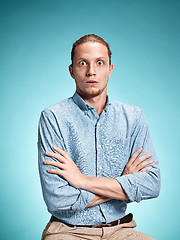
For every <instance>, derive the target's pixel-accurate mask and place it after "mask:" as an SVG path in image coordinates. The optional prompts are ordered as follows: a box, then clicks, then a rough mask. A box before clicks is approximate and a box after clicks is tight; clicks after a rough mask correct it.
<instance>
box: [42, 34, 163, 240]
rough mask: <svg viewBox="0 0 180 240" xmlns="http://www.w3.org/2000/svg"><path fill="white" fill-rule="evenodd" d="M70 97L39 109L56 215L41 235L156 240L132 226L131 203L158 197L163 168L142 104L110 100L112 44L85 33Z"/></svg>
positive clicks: (56, 239) (48, 190)
mask: <svg viewBox="0 0 180 240" xmlns="http://www.w3.org/2000/svg"><path fill="white" fill-rule="evenodd" d="M71 59H72V64H71V65H70V66H69V71H70V74H71V77H72V78H74V79H75V82H76V92H75V94H74V95H73V97H71V98H68V99H65V100H63V101H61V102H60V103H57V104H55V105H53V106H51V107H49V108H46V109H45V110H44V111H42V113H41V117H40V122H39V136H38V152H39V171H40V178H41V184H42V190H43V196H44V200H45V202H46V205H47V208H48V211H49V212H50V213H51V214H52V217H51V219H50V222H49V223H48V224H47V226H46V228H45V230H44V232H43V236H42V239H45V240H51V239H53V240H60V239H66V240H68V239H69V240H71V239H72V240H73V239H153V238H151V237H149V236H147V235H145V234H143V233H141V232H137V231H135V230H134V229H133V228H134V227H136V223H135V221H134V220H133V218H132V214H128V215H126V216H125V211H126V207H127V203H130V202H134V201H136V202H140V201H141V200H144V199H150V198H155V197H157V196H158V195H159V191H160V171H159V164H158V160H157V156H156V153H155V150H154V148H153V145H152V142H151V138H150V135H149V130H148V124H147V121H146V119H145V117H144V115H143V113H142V110H141V109H140V108H138V107H135V106H131V105H128V104H124V103H121V102H118V101H113V100H110V99H109V97H108V96H107V84H108V79H109V77H110V75H111V73H112V71H113V65H112V64H111V51H110V48H109V45H108V44H107V43H106V42H105V41H104V40H103V39H102V38H100V37H99V36H96V35H94V34H90V35H86V36H84V37H82V38H80V39H79V40H77V41H76V42H75V43H74V44H73V49H72V53H71Z"/></svg>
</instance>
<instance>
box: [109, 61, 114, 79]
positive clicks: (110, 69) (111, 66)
mask: <svg viewBox="0 0 180 240" xmlns="http://www.w3.org/2000/svg"><path fill="white" fill-rule="evenodd" d="M113 68H114V66H113V64H111V65H110V66H109V77H110V76H111V73H112V71H113Z"/></svg>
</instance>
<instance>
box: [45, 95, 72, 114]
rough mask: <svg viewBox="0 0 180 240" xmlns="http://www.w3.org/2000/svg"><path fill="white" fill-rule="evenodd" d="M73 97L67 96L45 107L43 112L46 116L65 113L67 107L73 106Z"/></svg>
mask: <svg viewBox="0 0 180 240" xmlns="http://www.w3.org/2000/svg"><path fill="white" fill-rule="evenodd" d="M72 102H73V101H72V98H71V97H69V98H66V99H64V100H62V101H60V102H58V103H56V104H53V105H51V106H49V107H47V108H45V109H44V110H42V112H41V114H43V115H46V116H51V115H54V116H56V115H59V114H60V115H64V114H65V112H66V111H67V109H68V108H69V107H71V105H72V104H73V103H72Z"/></svg>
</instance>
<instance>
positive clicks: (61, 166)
mask: <svg viewBox="0 0 180 240" xmlns="http://www.w3.org/2000/svg"><path fill="white" fill-rule="evenodd" d="M53 149H54V150H55V151H56V152H57V153H53V152H46V156H49V157H52V158H55V159H57V160H58V162H57V161H47V160H46V161H44V164H47V165H51V166H54V167H57V169H48V170H47V172H48V173H53V174H58V175H60V176H62V177H63V178H64V179H65V180H67V181H68V182H69V183H70V184H71V185H72V186H73V187H75V188H81V183H82V182H84V180H85V178H86V176H85V175H84V174H82V173H81V172H80V170H79V169H78V167H77V166H76V164H75V163H74V161H73V160H72V159H71V158H70V157H69V155H68V154H67V153H66V152H65V151H63V150H61V149H60V148H58V147H53Z"/></svg>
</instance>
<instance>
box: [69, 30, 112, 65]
mask: <svg viewBox="0 0 180 240" xmlns="http://www.w3.org/2000/svg"><path fill="white" fill-rule="evenodd" d="M86 42H98V43H101V44H103V45H105V46H106V47H107V50H108V55H109V64H111V55H112V52H111V50H110V47H109V44H108V43H107V42H106V41H104V39H103V38H101V37H99V36H98V35H95V34H87V35H85V36H83V37H81V38H79V39H78V40H77V41H76V42H75V43H74V44H73V47H72V50H71V61H72V64H71V66H72V65H73V57H74V54H75V48H76V47H77V46H79V45H80V44H83V43H86Z"/></svg>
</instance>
